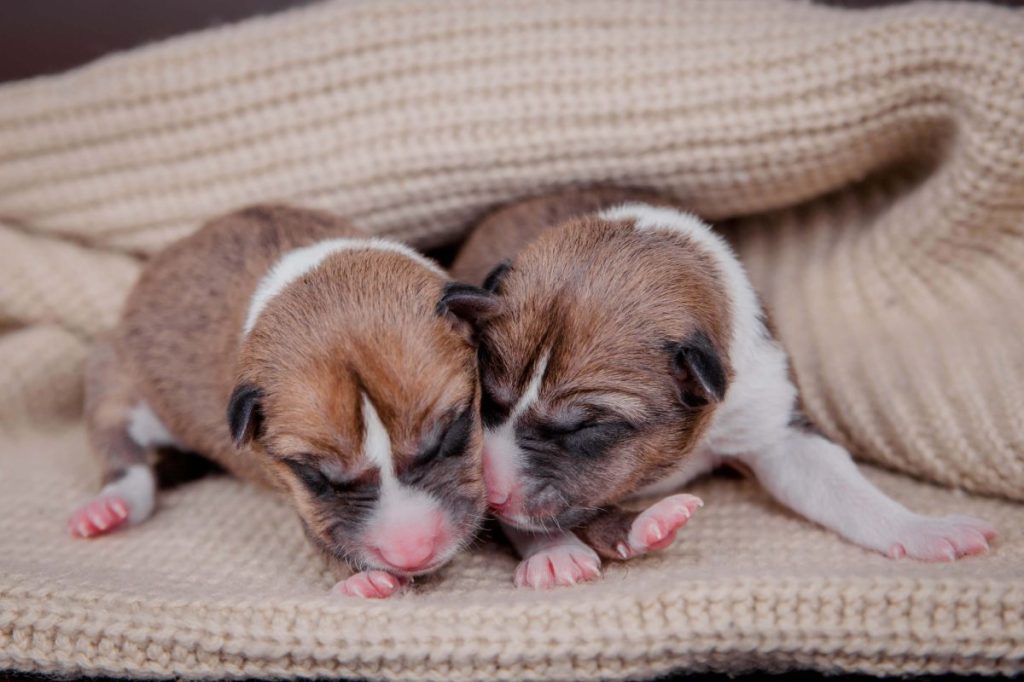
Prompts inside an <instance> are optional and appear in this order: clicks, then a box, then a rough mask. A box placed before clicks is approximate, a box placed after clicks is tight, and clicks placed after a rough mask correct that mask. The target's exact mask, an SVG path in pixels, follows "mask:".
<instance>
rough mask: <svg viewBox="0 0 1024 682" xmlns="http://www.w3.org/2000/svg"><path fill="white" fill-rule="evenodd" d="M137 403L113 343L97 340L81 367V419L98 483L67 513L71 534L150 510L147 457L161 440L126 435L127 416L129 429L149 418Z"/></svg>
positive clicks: (152, 483) (109, 527) (152, 487)
mask: <svg viewBox="0 0 1024 682" xmlns="http://www.w3.org/2000/svg"><path fill="white" fill-rule="evenodd" d="M140 405H141V406H143V407H144V405H145V403H143V402H142V400H141V399H140V398H139V397H138V395H137V393H136V392H135V390H134V387H133V386H132V383H131V379H130V377H128V376H127V374H126V372H125V371H124V368H123V366H122V365H121V364H120V362H119V358H118V356H117V352H116V349H115V347H114V345H113V343H111V342H110V341H106V340H105V341H101V342H100V343H99V344H97V346H96V348H95V350H94V351H93V355H92V356H91V357H90V360H89V366H88V367H87V368H86V397H85V418H86V424H87V428H88V431H89V442H90V445H91V447H92V451H93V454H94V455H95V456H96V458H97V459H98V460H99V463H100V466H101V467H102V470H103V476H102V480H103V483H104V486H103V489H102V490H101V491H100V492H99V494H98V495H97V496H96V497H94V498H93V499H92V500H91V501H89V502H87V503H86V504H84V505H82V506H81V507H79V508H78V509H77V510H76V511H75V512H74V513H73V514H72V515H71V518H70V520H69V521H68V530H69V531H70V532H71V534H72V535H73V536H75V537H81V538H89V537H95V536H97V535H102V534H105V533H109V532H111V531H113V530H116V529H117V528H120V527H122V526H124V525H125V524H127V523H139V522H140V521H143V520H145V519H146V518H148V517H149V516H150V514H152V513H153V508H154V506H155V504H156V477H155V476H154V474H153V469H152V467H151V466H150V463H149V460H150V456H151V454H152V451H151V447H152V445H157V444H162V443H161V439H159V438H158V439H155V440H153V441H152V442H146V439H145V438H142V440H143V443H142V444H140V443H139V442H137V440H136V439H135V438H133V437H132V434H131V431H132V422H133V419H134V420H135V422H136V428H135V431H139V430H140V429H139V423H138V422H139V421H140V416H141V421H143V422H144V421H145V420H146V418H147V417H149V418H151V420H155V417H152V416H151V415H152V413H151V412H149V413H147V412H146V411H145V410H144V409H141V408H140ZM142 426H143V427H145V426H147V425H146V424H143V425H142ZM148 426H149V429H148V431H149V432H153V431H154V430H159V429H158V427H159V423H158V422H156V423H155V424H149V425H148ZM145 430H146V429H145V428H143V429H142V431H145ZM136 437H139V434H138V433H136ZM167 440H169V438H168V439H167Z"/></svg>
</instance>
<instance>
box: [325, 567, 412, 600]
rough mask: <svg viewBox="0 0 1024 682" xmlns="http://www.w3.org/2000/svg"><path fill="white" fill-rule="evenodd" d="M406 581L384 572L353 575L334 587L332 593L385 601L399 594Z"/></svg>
mask: <svg viewBox="0 0 1024 682" xmlns="http://www.w3.org/2000/svg"><path fill="white" fill-rule="evenodd" d="M406 582H407V581H406V580H405V579H404V578H400V577H398V576H394V575H391V574H390V573H388V572H386V571H363V572H361V573H354V574H352V575H350V576H349V577H347V578H345V579H344V580H342V581H341V582H339V583H338V584H337V585H335V586H334V589H333V590H332V592H336V593H337V594H339V595H341V596H342V597H359V598H361V599H387V598H388V597H391V596H393V595H395V594H397V593H398V592H399V590H400V589H401V588H402V586H403V585H405V583H406Z"/></svg>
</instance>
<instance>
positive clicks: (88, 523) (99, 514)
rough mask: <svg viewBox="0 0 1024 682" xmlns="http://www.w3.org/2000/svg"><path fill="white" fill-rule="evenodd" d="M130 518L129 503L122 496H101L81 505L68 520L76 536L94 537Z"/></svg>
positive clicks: (72, 533) (107, 531) (69, 527)
mask: <svg viewBox="0 0 1024 682" xmlns="http://www.w3.org/2000/svg"><path fill="white" fill-rule="evenodd" d="M127 520H128V504H127V503H126V502H125V501H124V500H122V499H121V498H120V497H101V498H97V499H95V500H93V501H91V502H89V503H88V504H86V505H84V506H82V507H80V508H79V509H78V510H77V511H76V512H75V513H74V514H72V515H71V519H70V520H69V521H68V530H69V531H70V533H71V535H72V536H73V537H76V538H92V537H96V536H97V535H103V534H105V533H109V532H111V531H113V530H115V529H117V528H119V527H120V526H121V525H122V524H124V522H125V521H127Z"/></svg>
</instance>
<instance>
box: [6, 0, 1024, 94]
mask: <svg viewBox="0 0 1024 682" xmlns="http://www.w3.org/2000/svg"><path fill="white" fill-rule="evenodd" d="M314 1H315V0H0V81H7V80H15V79H19V78H28V77H30V76H36V75H40V74H48V73H59V72H60V71H64V70H66V69H69V68H71V67H73V66H78V65H79V64H84V63H86V62H88V61H92V60H93V59H96V58H97V57H100V56H102V55H104V54H107V53H108V52H115V51H118V50H126V49H128V48H131V47H135V46H136V45H141V44H144V43H149V42H153V41H155V40H160V39H162V38H167V37H169V36H172V35H175V34H177V33H184V32H186V31H193V30H196V29H201V28H207V27H210V26H217V25H218V24H227V23H231V22H234V21H238V20H239V19H243V18H245V17H249V16H253V15H257V14H269V13H271V12H275V11H278V10H281V9H285V8H288V7H295V6H298V5H307V4H311V3H312V2H314ZM369 1H370V2H372V1H373V0H369ZM507 1H512V2H514V0H507ZM754 1H756V0H754ZM817 2H819V3H820V4H826V5H840V6H845V7H851V8H859V7H873V6H878V5H891V4H898V2H899V0H817ZM996 4H1001V5H1016V6H1022V5H1024V0H1001V1H1000V0H996Z"/></svg>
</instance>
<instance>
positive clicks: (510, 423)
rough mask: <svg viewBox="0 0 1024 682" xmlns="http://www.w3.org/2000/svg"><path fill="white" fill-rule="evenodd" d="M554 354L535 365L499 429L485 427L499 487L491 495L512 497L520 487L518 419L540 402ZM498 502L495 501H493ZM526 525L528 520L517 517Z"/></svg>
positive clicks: (492, 482)
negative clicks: (521, 392)
mask: <svg viewBox="0 0 1024 682" xmlns="http://www.w3.org/2000/svg"><path fill="white" fill-rule="evenodd" d="M550 356H551V351H550V349H548V350H546V351H544V353H543V354H542V355H541V357H540V359H539V360H537V364H536V365H534V368H533V375H532V376H531V377H530V382H529V383H528V384H527V385H526V389H525V390H523V394H522V395H521V396H520V397H519V400H517V401H516V404H515V406H514V407H513V408H512V411H511V412H510V413H509V416H508V419H506V420H505V422H504V423H503V424H501V425H500V426H498V427H496V428H486V429H484V443H485V446H486V454H485V456H486V457H487V460H488V461H487V466H488V468H489V469H490V472H491V473H490V479H489V484H490V485H493V486H496V487H497V488H498V489H497V490H491V491H489V495H495V494H497V495H499V496H504V495H502V493H507V494H508V495H509V496H511V494H512V490H513V489H515V488H516V487H518V486H517V485H516V481H517V479H518V478H519V476H520V469H521V468H522V461H523V453H522V451H521V450H520V449H519V444H518V443H516V431H515V423H516V420H517V419H518V418H519V417H521V416H522V415H523V414H524V413H525V412H526V411H527V410H528V409H530V406H531V405H533V404H534V403H535V402H537V398H538V397H539V396H540V387H541V384H542V383H543V382H544V375H545V373H546V372H547V368H548V359H549V358H550ZM492 501H494V500H492ZM514 520H515V521H517V522H521V523H523V524H525V523H526V520H525V519H522V520H520V519H514Z"/></svg>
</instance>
